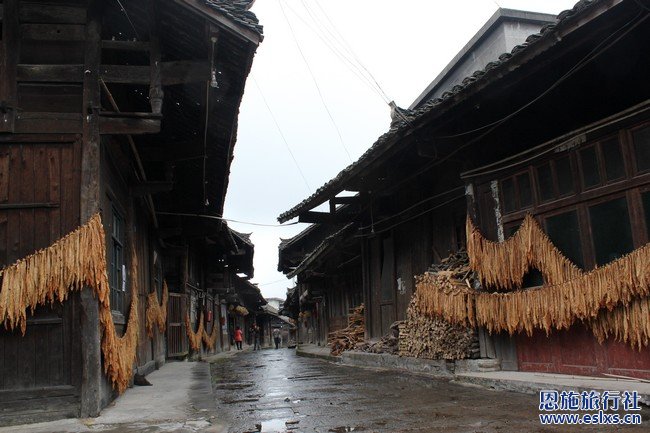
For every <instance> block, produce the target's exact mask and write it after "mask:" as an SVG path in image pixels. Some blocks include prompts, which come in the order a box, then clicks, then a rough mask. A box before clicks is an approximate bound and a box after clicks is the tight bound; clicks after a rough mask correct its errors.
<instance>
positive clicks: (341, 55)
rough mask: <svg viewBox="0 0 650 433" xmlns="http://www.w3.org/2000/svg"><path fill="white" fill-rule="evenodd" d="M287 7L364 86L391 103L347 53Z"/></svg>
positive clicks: (287, 5)
mask: <svg viewBox="0 0 650 433" xmlns="http://www.w3.org/2000/svg"><path fill="white" fill-rule="evenodd" d="M285 6H286V7H287V8H289V10H290V11H291V12H293V14H294V15H295V16H296V18H298V19H299V20H300V21H302V22H303V24H305V26H307V28H308V29H309V30H311V31H312V32H314V34H315V35H316V36H317V37H318V38H319V39H320V40H321V41H322V42H323V44H324V45H325V46H326V47H327V48H329V50H330V51H331V52H332V53H333V54H334V55H335V56H336V57H338V58H339V60H341V62H342V63H343V65H344V66H346V67H347V69H348V70H349V71H350V72H352V73H353V74H354V75H355V76H356V77H357V78H359V80H361V82H362V83H363V84H365V85H366V86H368V88H369V89H370V90H372V91H373V92H374V93H375V94H376V95H377V96H379V97H380V98H381V99H382V101H384V102H385V103H388V102H389V101H388V100H386V98H384V96H383V95H382V93H381V91H380V90H379V89H378V88H377V87H376V86H375V85H374V84H373V82H372V80H371V79H370V78H368V77H367V76H366V75H365V74H364V72H363V70H362V69H361V67H360V66H358V65H357V64H356V63H355V62H354V61H353V60H351V59H349V58H348V57H347V55H346V54H345V53H343V52H342V51H341V50H340V49H339V48H337V47H336V45H334V43H333V42H331V41H330V40H328V38H327V37H326V36H324V35H323V34H322V33H320V32H319V31H318V30H316V29H315V28H314V27H313V26H312V25H311V24H310V23H308V22H307V21H306V20H305V19H304V18H303V17H302V16H301V15H300V14H299V13H298V12H297V11H296V10H295V9H294V8H292V7H291V5H290V4H289V3H287V4H285Z"/></svg>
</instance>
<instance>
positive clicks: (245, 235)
mask: <svg viewBox="0 0 650 433" xmlns="http://www.w3.org/2000/svg"><path fill="white" fill-rule="evenodd" d="M230 231H231V232H232V233H233V234H234V235H235V236H237V237H238V238H239V239H241V240H242V242H244V243H245V244H247V245H249V246H251V247H253V246H254V245H253V241H251V235H252V233H240V232H238V231H236V230H233V229H230Z"/></svg>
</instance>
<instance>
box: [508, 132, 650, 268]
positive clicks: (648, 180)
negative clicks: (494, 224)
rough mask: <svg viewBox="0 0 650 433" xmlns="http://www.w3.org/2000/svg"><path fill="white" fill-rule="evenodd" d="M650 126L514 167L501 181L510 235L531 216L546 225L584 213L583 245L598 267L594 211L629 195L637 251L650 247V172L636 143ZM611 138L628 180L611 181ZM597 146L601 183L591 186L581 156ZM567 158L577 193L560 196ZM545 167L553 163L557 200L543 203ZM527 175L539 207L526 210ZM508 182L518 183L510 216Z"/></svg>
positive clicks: (581, 226) (588, 259)
mask: <svg viewBox="0 0 650 433" xmlns="http://www.w3.org/2000/svg"><path fill="white" fill-rule="evenodd" d="M648 127H650V121H644V122H642V123H637V124H635V125H632V126H630V127H625V128H620V129H619V130H618V131H615V132H610V133H607V134H605V135H603V136H600V137H597V138H595V139H593V140H589V141H587V142H585V143H583V144H581V145H580V146H575V147H572V148H570V149H566V150H563V151H560V152H550V153H547V154H545V155H543V156H540V157H538V158H536V159H533V160H530V161H528V162H527V164H526V165H523V166H522V165H520V166H517V167H513V168H512V170H511V171H509V172H507V173H505V174H504V175H503V176H501V177H500V178H499V179H498V181H499V199H500V200H501V209H502V224H503V228H504V232H505V229H506V228H509V227H511V226H513V225H519V224H521V221H522V220H523V218H524V217H525V216H526V214H528V213H532V214H533V215H535V217H536V218H537V220H538V221H540V222H541V225H542V226H543V227H544V226H545V221H546V218H548V217H552V216H556V215H559V214H562V213H566V212H570V211H572V210H575V211H576V212H577V214H578V225H579V229H580V245H581V248H582V253H583V261H584V264H585V269H593V268H594V266H595V260H596V258H595V246H594V244H593V242H594V239H593V236H592V223H591V221H590V216H589V207H591V206H594V205H597V204H600V203H605V202H607V201H611V200H614V199H616V198H621V197H624V198H625V199H626V202H627V207H628V217H629V222H630V229H631V232H632V241H633V247H634V248H639V247H641V246H643V245H645V244H646V243H648V242H649V241H650V235H649V234H648V230H650V227H646V222H645V214H644V209H643V203H642V200H641V194H642V193H645V192H650V169H649V170H643V171H638V170H637V165H636V157H635V149H634V142H633V133H634V132H635V131H638V130H640V129H643V128H648ZM611 139H617V141H618V144H619V146H620V150H621V154H622V158H623V165H624V173H625V174H624V176H623V177H622V178H618V179H615V180H608V179H607V176H606V167H605V160H604V154H603V149H602V145H603V143H605V142H607V141H609V140H611ZM591 146H594V147H595V151H596V158H597V167H598V173H599V176H600V182H599V183H598V184H597V185H594V186H591V187H589V188H585V185H584V182H583V178H584V176H583V172H582V170H583V168H582V161H581V158H580V152H581V151H583V150H584V149H587V148H589V147H591ZM565 157H566V158H569V159H568V161H569V164H570V167H571V172H572V179H573V187H574V188H573V189H574V191H573V193H568V194H564V195H560V190H559V178H558V176H557V169H556V164H557V161H559V160H560V159H562V158H565ZM545 164H550V170H551V175H552V177H553V192H554V197H555V198H554V199H552V200H546V201H544V202H542V201H541V193H540V191H539V181H538V177H537V173H538V168H539V167H542V166H544V165H545ZM526 172H528V173H529V176H530V179H531V188H532V191H531V193H532V196H533V205H532V206H531V207H528V208H523V209H522V208H521V206H520V200H519V184H518V182H517V177H518V176H520V175H521V174H524V173H526ZM507 179H511V180H512V181H513V189H514V198H515V209H516V210H514V211H510V212H505V210H504V209H505V208H504V197H503V191H502V188H501V185H502V183H503V181H505V180H507ZM506 237H507V236H506Z"/></svg>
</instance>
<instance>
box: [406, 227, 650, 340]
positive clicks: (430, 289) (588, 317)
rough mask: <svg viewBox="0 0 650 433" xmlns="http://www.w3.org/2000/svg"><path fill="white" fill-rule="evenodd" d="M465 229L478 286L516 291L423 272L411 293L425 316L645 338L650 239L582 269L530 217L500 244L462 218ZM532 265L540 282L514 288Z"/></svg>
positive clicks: (513, 329) (649, 316)
mask: <svg viewBox="0 0 650 433" xmlns="http://www.w3.org/2000/svg"><path fill="white" fill-rule="evenodd" d="M467 233H468V236H467V238H468V239H467V250H468V254H469V257H470V266H471V268H472V270H474V271H475V272H476V273H477V274H478V276H479V278H480V279H481V281H482V282H483V284H484V286H487V287H494V286H500V287H505V288H509V289H515V290H514V291H511V292H506V293H499V292H497V293H489V292H481V291H477V290H474V289H473V288H470V287H468V285H467V284H465V283H463V282H462V281H455V282H453V284H450V282H449V281H447V280H448V278H447V277H446V276H445V277H444V278H445V279H446V280H445V281H439V278H442V277H439V276H437V275H436V274H424V275H422V276H420V277H418V278H417V280H416V283H417V290H416V293H415V296H416V297H417V298H418V301H419V303H420V307H421V308H422V309H423V312H425V313H426V314H430V315H438V316H441V317H443V318H444V319H445V320H448V321H449V322H452V323H457V324H463V325H466V326H473V327H476V326H483V327H485V328H486V329H487V330H488V331H489V332H500V331H508V332H509V333H510V334H511V335H512V334H514V333H517V332H526V333H527V334H528V335H531V334H532V332H533V331H534V330H535V329H542V330H544V331H546V333H547V334H548V333H550V332H551V330H552V329H567V328H569V327H570V326H571V325H572V324H574V323H575V322H576V321H582V322H583V323H585V324H586V325H587V326H589V327H590V328H591V329H592V331H593V332H594V335H596V337H597V338H598V340H599V341H601V342H602V341H604V340H605V339H606V338H607V337H608V336H610V335H611V336H614V337H615V338H616V339H618V340H619V341H624V342H626V343H628V344H630V345H631V346H633V347H638V348H639V349H641V348H642V347H643V346H647V345H648V343H649V342H650V297H649V296H650V244H648V245H646V246H644V247H641V248H639V249H637V250H635V251H633V252H631V253H630V254H628V255H626V256H624V257H621V258H619V259H617V260H615V261H613V262H611V263H609V264H607V265H605V266H603V267H600V268H596V269H594V270H592V271H589V272H583V271H581V270H580V269H578V268H577V267H576V266H575V265H573V264H572V263H571V262H570V261H569V260H568V259H567V258H566V257H565V256H564V255H562V253H561V252H560V251H559V250H558V249H557V248H556V247H555V246H554V245H553V244H552V243H551V241H550V240H549V238H548V236H546V234H545V233H544V232H543V231H542V229H541V227H539V225H538V224H537V222H536V221H535V220H534V219H533V218H532V217H530V216H527V217H526V219H525V220H524V223H523V224H522V226H521V227H520V229H519V230H518V231H517V232H516V233H515V234H514V235H513V236H512V237H511V238H510V239H508V240H507V241H505V242H501V243H496V242H491V241H489V240H486V239H485V238H484V237H483V236H482V235H481V233H480V232H479V231H478V229H477V228H476V227H475V226H474V225H473V224H472V221H471V220H470V219H469V218H468V220H467ZM531 267H534V268H536V269H538V270H540V272H542V274H543V275H544V279H545V281H546V282H547V283H546V284H545V285H544V286H543V287H541V288H534V289H527V290H521V289H520V288H521V285H522V281H523V277H524V275H525V274H526V272H528V270H529V269H530V268H531ZM517 289H518V290H517Z"/></svg>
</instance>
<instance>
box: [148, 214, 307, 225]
mask: <svg viewBox="0 0 650 433" xmlns="http://www.w3.org/2000/svg"><path fill="white" fill-rule="evenodd" d="M156 214H158V215H171V216H186V217H195V218H205V219H211V220H218V221H226V222H229V223H237V224H247V225H250V226H259V227H288V226H294V225H296V224H299V221H294V222H292V223H287V224H264V223H255V222H250V221H240V220H235V219H232V218H224V217H220V216H217V215H205V214H198V213H184V212H156Z"/></svg>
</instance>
